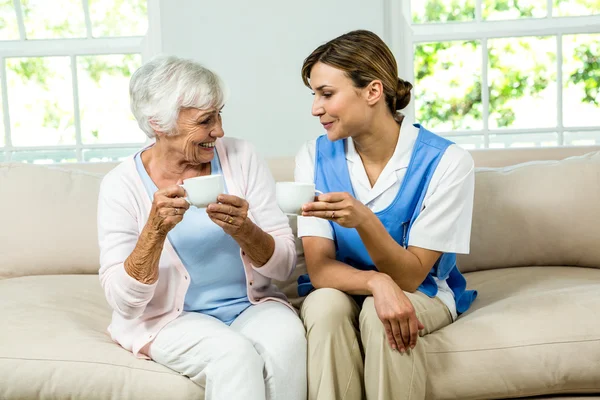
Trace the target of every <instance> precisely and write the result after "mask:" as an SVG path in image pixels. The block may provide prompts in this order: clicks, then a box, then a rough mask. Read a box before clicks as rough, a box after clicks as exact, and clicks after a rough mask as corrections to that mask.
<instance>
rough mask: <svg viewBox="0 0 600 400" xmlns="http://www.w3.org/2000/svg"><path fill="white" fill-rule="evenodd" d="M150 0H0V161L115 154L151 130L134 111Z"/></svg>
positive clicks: (99, 158) (131, 146)
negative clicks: (132, 86)
mask: <svg viewBox="0 0 600 400" xmlns="http://www.w3.org/2000/svg"><path fill="white" fill-rule="evenodd" d="M147 25H148V18H147V3H146V0H87V1H81V0H57V1H46V0H20V1H13V0H0V88H1V90H0V161H22V162H34V163H53V162H76V161H80V162H81V161H113V160H119V159H122V158H124V157H126V156H127V155H129V154H132V153H133V152H134V151H136V150H137V149H139V147H140V146H141V145H142V144H143V142H144V141H145V139H146V138H145V135H144V134H143V133H142V132H141V131H140V129H139V128H138V127H137V123H136V122H135V119H134V118H133V115H131V112H130V110H129V95H128V83H129V78H130V76H131V74H132V73H133V72H134V71H135V70H136V69H137V68H138V67H139V66H140V65H141V64H142V57H141V50H142V40H143V36H144V35H145V34H146V31H147Z"/></svg>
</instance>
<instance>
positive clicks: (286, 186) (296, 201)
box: [275, 182, 322, 215]
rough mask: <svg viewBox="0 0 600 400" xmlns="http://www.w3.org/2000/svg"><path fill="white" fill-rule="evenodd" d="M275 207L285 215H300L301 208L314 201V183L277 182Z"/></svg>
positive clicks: (315, 192) (316, 192) (317, 192)
mask: <svg viewBox="0 0 600 400" xmlns="http://www.w3.org/2000/svg"><path fill="white" fill-rule="evenodd" d="M275 191H276V195H277V205H278V206H279V208H280V209H281V211H283V212H284V213H285V214H292V215H301V214H302V206H303V205H304V204H306V203H310V202H313V201H314V200H315V194H322V193H321V192H320V191H318V190H315V185H314V183H298V182H277V184H276V186H275Z"/></svg>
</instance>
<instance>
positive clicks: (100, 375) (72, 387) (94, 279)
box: [0, 275, 203, 400]
mask: <svg viewBox="0 0 600 400" xmlns="http://www.w3.org/2000/svg"><path fill="white" fill-rule="evenodd" d="M0 304H2V307H0V321H2V329H0V399H66V398H72V399H161V400H162V399H201V398H203V391H202V389H201V388H200V387H199V386H197V385H195V384H193V383H192V382H191V381H190V380H189V379H187V378H185V377H183V376H181V375H179V374H178V373H176V372H174V371H171V370H170V369H167V368H165V367H163V366H161V365H159V364H156V363H154V362H152V361H147V360H141V359H137V358H135V357H134V356H133V355H132V354H131V353H130V352H128V351H126V350H124V349H122V348H121V347H120V346H119V345H117V344H116V343H114V342H112V341H111V339H110V337H109V336H108V334H107V333H106V328H107V326H108V324H109V322H110V316H111V313H110V308H109V306H108V304H107V303H106V301H105V300H104V294H103V293H102V290H101V288H100V283H99V282H98V276H97V275H62V276H58V275H55V276H51V275H48V276H29V277H21V278H14V279H5V280H1V281H0Z"/></svg>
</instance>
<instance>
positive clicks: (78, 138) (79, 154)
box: [71, 55, 83, 162]
mask: <svg viewBox="0 0 600 400" xmlns="http://www.w3.org/2000/svg"><path fill="white" fill-rule="evenodd" d="M71 81H72V83H71V86H73V112H74V113H75V115H74V116H75V146H76V152H77V161H79V162H81V161H82V160H83V158H82V151H81V147H82V141H81V115H80V110H79V81H78V80H77V57H75V56H74V55H72V56H71Z"/></svg>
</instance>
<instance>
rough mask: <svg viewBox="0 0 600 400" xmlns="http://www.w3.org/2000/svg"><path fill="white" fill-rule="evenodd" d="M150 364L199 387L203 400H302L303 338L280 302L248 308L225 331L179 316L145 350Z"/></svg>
mask: <svg viewBox="0 0 600 400" xmlns="http://www.w3.org/2000/svg"><path fill="white" fill-rule="evenodd" d="M150 353H151V355H152V359H153V360H154V361H156V362H157V363H159V364H162V365H164V366H166V367H168V368H170V369H172V370H174V371H177V372H179V373H180V374H182V375H185V376H187V377H189V378H190V379H191V380H192V381H193V382H194V383H196V384H197V385H199V386H201V387H203V388H204V391H205V398H206V400H236V399H244V400H254V399H256V400H265V399H268V400H296V399H298V400H305V399H306V396H307V385H306V338H305V330H304V326H303V324H302V322H301V321H300V319H299V318H298V316H297V315H295V314H294V312H293V311H292V310H290V309H289V308H288V307H286V306H285V305H283V304H281V303H277V302H275V301H268V302H266V303H262V304H258V305H252V306H250V307H248V308H247V309H246V310H245V311H244V312H243V313H241V314H240V315H239V316H238V318H237V319H236V320H235V321H234V322H233V323H232V324H231V326H227V325H226V324H224V323H223V322H221V321H219V320H218V319H216V318H214V317H211V316H209V315H205V314H200V313H194V312H185V313H183V314H181V316H179V318H177V319H176V320H174V321H173V322H171V323H169V324H168V325H167V326H165V327H164V328H163V329H162V330H161V331H160V332H159V334H158V335H157V336H156V339H154V342H153V343H152V345H151V347H150Z"/></svg>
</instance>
